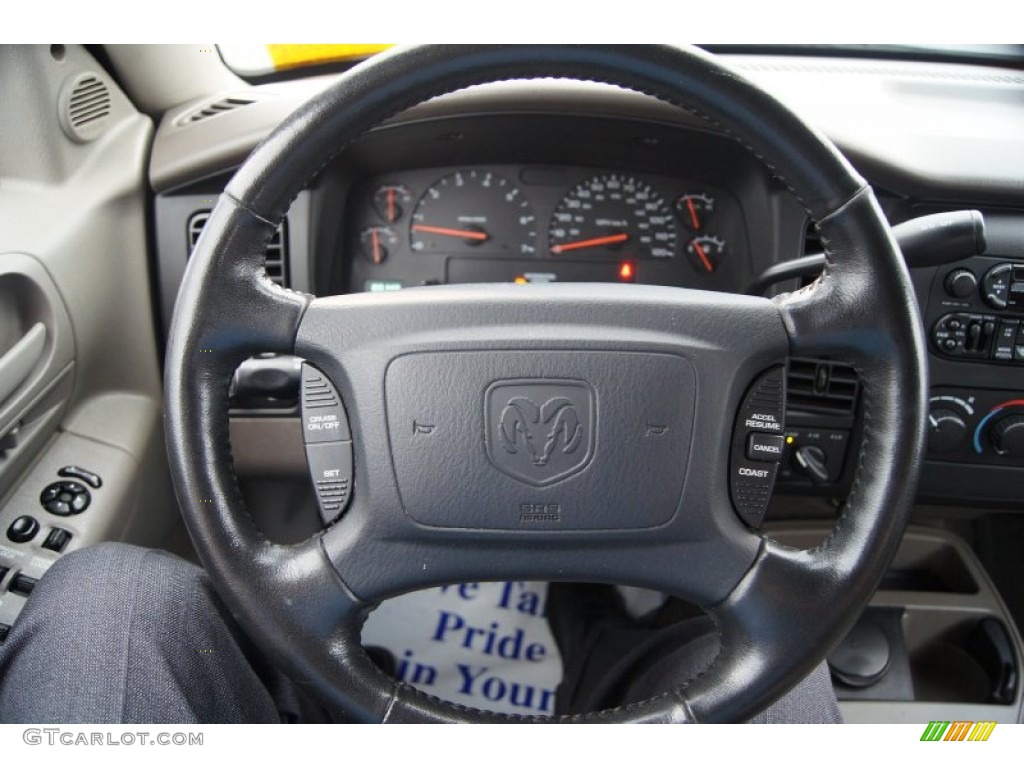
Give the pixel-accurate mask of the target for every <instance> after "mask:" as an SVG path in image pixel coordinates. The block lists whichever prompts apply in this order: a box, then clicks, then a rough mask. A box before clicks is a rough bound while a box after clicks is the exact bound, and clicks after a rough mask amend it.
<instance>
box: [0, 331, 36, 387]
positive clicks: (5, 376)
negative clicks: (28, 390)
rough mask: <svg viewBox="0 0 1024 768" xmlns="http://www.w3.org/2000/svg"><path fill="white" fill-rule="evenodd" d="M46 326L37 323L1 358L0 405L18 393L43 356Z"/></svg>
mask: <svg viewBox="0 0 1024 768" xmlns="http://www.w3.org/2000/svg"><path fill="white" fill-rule="evenodd" d="M45 345H46V326H45V325H43V324H42V323H36V324H35V325H33V326H32V327H31V328H29V329H28V333H26V334H25V335H24V336H22V337H21V339H20V340H19V341H18V343H17V344H15V345H14V346H13V347H11V348H10V349H9V350H7V353H6V354H5V355H4V356H3V357H0V403H3V402H5V401H6V400H7V398H9V397H10V396H11V395H13V394H14V393H15V392H17V391H18V387H20V386H21V385H22V384H23V383H24V381H25V379H27V378H28V375H29V374H30V373H32V369H33V368H35V367H36V363H38V362H39V358H40V357H42V355H43V347H44V346H45Z"/></svg>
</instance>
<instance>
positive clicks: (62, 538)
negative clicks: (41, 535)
mask: <svg viewBox="0 0 1024 768" xmlns="http://www.w3.org/2000/svg"><path fill="white" fill-rule="evenodd" d="M69 541H71V532H70V531H65V530H64V529H63V528H54V529H53V530H52V531H50V532H49V533H48V534H47V535H46V540H45V541H43V549H49V550H52V551H54V552H63V551H64V548H65V547H66V546H67V545H68V542H69Z"/></svg>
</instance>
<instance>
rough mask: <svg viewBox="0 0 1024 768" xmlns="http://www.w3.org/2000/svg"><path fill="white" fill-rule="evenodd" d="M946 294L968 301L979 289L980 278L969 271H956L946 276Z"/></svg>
mask: <svg viewBox="0 0 1024 768" xmlns="http://www.w3.org/2000/svg"><path fill="white" fill-rule="evenodd" d="M945 287H946V293H948V294H949V295H950V296H953V297H955V298H958V299H966V298H967V297H968V296H970V295H971V294H972V293H974V292H975V291H976V290H977V289H978V278H977V277H975V276H974V273H973V272H971V270H969V269H954V270H953V271H952V272H950V273H949V274H948V275H946V282H945Z"/></svg>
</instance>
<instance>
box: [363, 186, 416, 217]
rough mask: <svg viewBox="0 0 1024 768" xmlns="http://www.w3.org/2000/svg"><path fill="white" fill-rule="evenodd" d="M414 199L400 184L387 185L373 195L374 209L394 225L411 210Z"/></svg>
mask: <svg viewBox="0 0 1024 768" xmlns="http://www.w3.org/2000/svg"><path fill="white" fill-rule="evenodd" d="M411 200H412V197H411V196H410V195H409V190H408V189H406V188H405V187H403V186H401V185H398V184H385V185H384V186H382V187H378V188H377V191H376V192H374V193H373V208H374V210H375V211H377V214H378V215H379V216H380V217H381V218H382V219H384V221H386V222H387V223H388V224H394V223H395V222H396V221H398V220H399V219H400V218H402V216H404V215H405V212H406V211H408V210H409V203H410V202H411Z"/></svg>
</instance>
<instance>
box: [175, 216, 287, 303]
mask: <svg viewBox="0 0 1024 768" xmlns="http://www.w3.org/2000/svg"><path fill="white" fill-rule="evenodd" d="M209 218H210V212H209V211H196V212H195V213H193V214H192V215H191V216H190V217H189V220H188V252H189V254H191V253H192V251H193V250H194V249H195V247H196V243H197V242H199V235H201V234H202V233H203V227H205V226H206V222H207V220H208V219H209ZM266 270H267V277H269V278H270V279H271V280H272V281H273V282H275V283H277V284H278V285H280V286H284V287H287V286H288V229H287V222H286V221H285V222H281V226H280V227H278V228H277V232H275V233H274V236H273V237H272V238H270V242H269V243H267V263H266Z"/></svg>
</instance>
